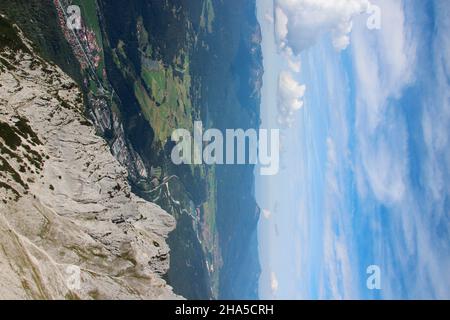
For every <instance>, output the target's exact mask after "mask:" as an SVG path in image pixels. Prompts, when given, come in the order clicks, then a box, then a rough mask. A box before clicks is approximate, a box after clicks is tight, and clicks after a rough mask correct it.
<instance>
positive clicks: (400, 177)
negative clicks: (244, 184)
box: [257, 0, 450, 299]
mask: <svg viewBox="0 0 450 320" xmlns="http://www.w3.org/2000/svg"><path fill="white" fill-rule="evenodd" d="M322 2H324V3H325V2H326V1H325V0H316V1H315V2H311V1H309V0H292V1H287V0H278V1H275V8H273V7H272V1H270V0H258V1H257V3H258V16H259V20H260V24H261V25H262V28H263V53H264V64H265V69H266V73H265V75H264V77H265V78H264V87H263V101H262V121H263V126H265V127H269V128H271V127H280V128H281V129H282V132H283V134H282V142H281V144H282V150H281V157H282V159H281V161H282V170H281V171H280V173H279V174H278V175H277V176H276V177H266V178H264V177H258V178H257V185H258V189H257V197H258V201H259V204H260V205H261V207H262V208H263V209H264V214H263V215H262V218H261V221H260V224H259V233H258V235H259V241H260V257H261V263H262V269H263V272H262V275H261V279H260V296H261V298H287V299H298V298H313V299H317V298H325V299H340V298H388V299H390V298H447V299H448V298H450V274H449V273H448V270H450V245H449V243H450V242H449V240H450V233H449V231H450V225H449V213H450V203H449V193H450V187H449V185H448V183H447V181H450V179H449V177H448V176H449V173H450V170H449V169H450V168H449V167H450V148H449V138H450V134H449V130H450V126H449V125H450V106H449V102H450V88H449V86H450V82H449V81H450V36H449V34H450V33H449V31H450V23H449V22H448V19H449V18H448V17H450V2H448V1H445V0H439V1H437V0H436V1H423V0H416V1H414V0H407V1H400V0H378V1H375V0H373V1H371V4H370V5H376V6H377V7H379V8H380V9H381V11H380V13H381V25H380V26H381V28H380V29H376V30H369V29H368V28H367V25H366V22H367V19H368V17H369V16H370V15H369V14H367V13H365V12H363V13H362V14H360V12H361V8H366V7H367V5H368V4H367V3H368V1H365V0H337V1H336V3H338V4H339V6H336V8H333V6H331V7H330V6H322V7H321V3H322ZM350 21H352V24H350V23H349V22H350ZM349 26H352V28H351V30H350V28H349ZM317 30H319V31H317ZM281 79H282V80H281ZM369 265H378V266H379V267H380V270H381V290H375V291H373V290H368V289H367V287H366V279H367V274H366V268H367V267H368V266H369Z"/></svg>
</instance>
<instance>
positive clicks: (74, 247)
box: [0, 17, 179, 299]
mask: <svg viewBox="0 0 450 320" xmlns="http://www.w3.org/2000/svg"><path fill="white" fill-rule="evenodd" d="M1 19H2V20H3V21H1V22H2V23H1V24H2V28H7V29H8V28H9V29H8V30H9V32H4V33H5V34H6V38H3V39H2V44H1V45H0V148H1V154H0V284H1V285H0V299H171V298H179V297H178V296H176V295H175V294H174V293H173V291H172V288H171V287H170V286H168V285H167V284H166V282H165V281H164V280H163V279H162V275H163V274H164V273H165V272H166V271H167V269H168V267H169V247H168V246H167V244H166V242H165V239H166V237H167V235H168V234H169V232H171V231H172V230H173V229H174V228H175V220H174V218H173V217H172V216H171V215H169V214H168V213H166V212H165V211H163V210H162V209H161V208H159V207H158V206H156V205H155V204H152V203H149V202H146V201H144V200H142V199H141V198H139V197H137V196H136V195H134V194H133V193H131V191H130V186H129V184H128V182H127V171H126V170H125V169H124V167H122V166H121V165H120V164H119V162H118V161H117V160H116V159H115V158H114V156H113V155H112V154H111V151H110V148H109V147H108V146H107V144H106V143H105V141H104V140H103V139H102V138H100V137H99V136H97V135H96V132H95V129H94V127H93V126H92V125H91V123H90V122H89V121H88V120H87V119H86V118H85V116H84V110H83V102H82V95H81V93H80V91H79V89H78V87H77V85H76V84H75V83H74V82H73V81H72V80H71V79H70V78H69V77H68V76H67V75H66V74H64V73H63V72H62V71H61V70H60V69H59V68H58V67H56V66H54V65H52V64H49V63H47V62H45V61H44V60H43V59H41V58H40V57H38V56H37V54H35V53H34V51H33V49H32V48H31V46H30V45H29V43H28V42H27V40H26V39H24V37H23V36H22V34H21V32H20V31H19V30H18V29H17V28H16V27H13V26H11V25H7V22H6V21H7V20H6V19H4V18H3V17H1ZM8 30H7V31H8Z"/></svg>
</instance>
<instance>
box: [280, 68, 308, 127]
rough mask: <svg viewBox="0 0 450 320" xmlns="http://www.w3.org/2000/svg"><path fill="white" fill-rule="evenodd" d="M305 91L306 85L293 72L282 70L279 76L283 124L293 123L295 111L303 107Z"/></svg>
mask: <svg viewBox="0 0 450 320" xmlns="http://www.w3.org/2000/svg"><path fill="white" fill-rule="evenodd" d="M305 91H306V87H305V86H304V85H301V84H300V83H299V82H298V81H297V80H296V79H295V78H294V76H293V74H292V73H291V72H289V71H283V72H281V74H280V76H279V78H278V100H279V101H278V111H279V114H280V118H279V122H281V124H287V125H291V124H292V121H293V115H294V113H295V112H296V111H298V110H300V109H301V108H302V107H303V100H302V99H303V96H304V95H305Z"/></svg>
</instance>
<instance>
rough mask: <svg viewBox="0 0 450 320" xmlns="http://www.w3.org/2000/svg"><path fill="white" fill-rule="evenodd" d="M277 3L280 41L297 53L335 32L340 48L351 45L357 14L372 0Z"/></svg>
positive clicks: (314, 0) (366, 8) (300, 0)
mask: <svg viewBox="0 0 450 320" xmlns="http://www.w3.org/2000/svg"><path fill="white" fill-rule="evenodd" d="M276 4H277V8H276V12H275V19H276V35H277V39H278V42H279V45H280V46H281V47H282V48H284V47H286V46H288V47H290V48H291V49H292V50H293V52H294V53H295V54H299V53H300V52H301V51H303V50H305V49H307V48H309V47H310V46H312V45H314V44H315V43H316V41H317V40H318V39H319V38H320V37H321V36H322V35H324V34H326V33H331V37H332V41H333V45H334V47H335V48H336V49H337V50H342V49H345V48H347V46H348V45H349V43H350V37H349V34H350V32H351V30H352V26H353V25H352V19H353V17H355V16H356V15H358V14H361V13H365V12H367V10H368V8H369V6H370V2H369V1H368V0H333V1H330V0H277V2H276Z"/></svg>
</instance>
